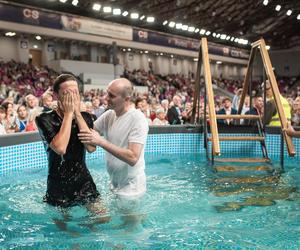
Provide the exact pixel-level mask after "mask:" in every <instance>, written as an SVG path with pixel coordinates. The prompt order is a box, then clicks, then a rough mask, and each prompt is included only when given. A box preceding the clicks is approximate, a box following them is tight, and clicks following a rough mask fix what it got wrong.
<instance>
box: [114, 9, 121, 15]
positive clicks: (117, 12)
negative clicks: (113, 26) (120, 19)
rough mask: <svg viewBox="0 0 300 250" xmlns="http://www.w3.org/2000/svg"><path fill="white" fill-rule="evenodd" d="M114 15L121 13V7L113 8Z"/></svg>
mask: <svg viewBox="0 0 300 250" xmlns="http://www.w3.org/2000/svg"><path fill="white" fill-rule="evenodd" d="M113 15H115V16H119V15H121V9H113Z"/></svg>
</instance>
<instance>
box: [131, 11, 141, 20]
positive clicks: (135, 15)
mask: <svg viewBox="0 0 300 250" xmlns="http://www.w3.org/2000/svg"><path fill="white" fill-rule="evenodd" d="M130 18H131V19H138V18H139V14H138V13H136V12H133V13H131V14H130Z"/></svg>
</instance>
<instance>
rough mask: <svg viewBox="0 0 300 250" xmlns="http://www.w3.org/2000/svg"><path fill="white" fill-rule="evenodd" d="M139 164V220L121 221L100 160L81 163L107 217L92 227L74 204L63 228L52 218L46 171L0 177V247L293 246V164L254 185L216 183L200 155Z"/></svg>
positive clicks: (297, 179) (57, 216) (297, 232)
mask: <svg viewBox="0 0 300 250" xmlns="http://www.w3.org/2000/svg"><path fill="white" fill-rule="evenodd" d="M146 162H147V171H146V172H147V181H148V192H147V195H146V196H145V197H144V198H143V199H142V200H141V201H140V203H139V208H137V209H136V210H135V211H134V213H135V215H136V216H137V218H140V222H137V223H135V224H127V225H124V220H123V218H122V217H121V216H120V211H119V209H118V206H117V201H116V199H115V197H113V196H112V195H111V194H110V192H109V190H108V176H107V174H106V170H105V167H104V164H103V162H102V161H100V162H97V161H94V162H91V163H89V166H90V169H91V173H92V175H93V177H94V179H95V182H96V183H97V187H98V190H99V191H100V192H101V194H102V197H103V199H104V202H105V203H106V204H107V207H108V208H109V211H110V216H111V221H110V222H109V223H106V224H95V223H93V222H94V221H95V219H96V218H95V216H92V215H90V214H88V213H87V211H86V210H85V209H84V208H82V207H74V208H72V209H71V211H69V220H68V221H67V229H68V230H67V231H65V230H62V229H59V228H58V227H57V225H56V224H55V223H54V220H62V214H61V212H60V211H59V210H58V209H56V208H54V207H51V206H49V205H47V204H45V203H43V202H42V197H43V195H44V193H45V189H46V176H47V169H44V170H40V171H36V170H35V171H34V170H31V171H27V172H26V171H23V172H22V173H16V174H15V175H14V176H5V177H0V197H1V199H0V249H102V248H105V249H299V246H300V194H299V190H298V187H299V184H300V168H299V167H297V162H296V161H290V162H286V172H285V173H284V174H282V176H281V177H280V179H279V180H277V182H275V183H273V182H271V183H265V182H261V183H259V184H249V183H247V184H240V183H238V184H236V183H235V184H232V183H230V181H229V180H228V179H226V181H224V180H225V179H222V178H223V177H224V174H216V173H213V172H212V171H211V167H210V165H209V164H207V162H206V159H205V157H204V156H203V155H188V154H184V155H160V156H153V155H147V156H146ZM229 176H230V175H229V174H226V177H229ZM242 191H243V192H242ZM226 194H227V195H226ZM249 197H250V198H249ZM263 205H267V206H263ZM92 224H93V225H92ZM91 225H92V226H91Z"/></svg>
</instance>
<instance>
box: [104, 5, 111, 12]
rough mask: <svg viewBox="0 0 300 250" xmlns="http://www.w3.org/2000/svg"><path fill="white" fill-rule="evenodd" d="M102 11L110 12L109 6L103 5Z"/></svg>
mask: <svg viewBox="0 0 300 250" xmlns="http://www.w3.org/2000/svg"><path fill="white" fill-rule="evenodd" d="M103 12H104V13H111V7H110V6H104V7H103Z"/></svg>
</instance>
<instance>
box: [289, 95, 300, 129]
mask: <svg viewBox="0 0 300 250" xmlns="http://www.w3.org/2000/svg"><path fill="white" fill-rule="evenodd" d="M291 121H292V126H300V96H298V97H297V98H296V99H295V100H294V101H293V104H292V118H291Z"/></svg>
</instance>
